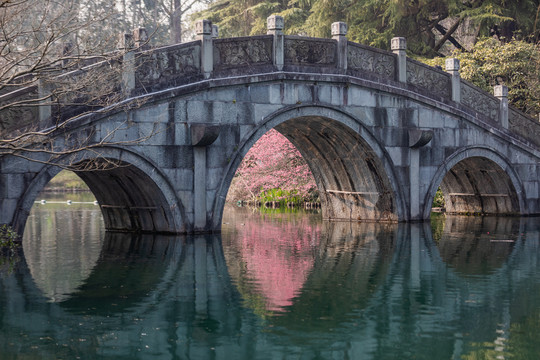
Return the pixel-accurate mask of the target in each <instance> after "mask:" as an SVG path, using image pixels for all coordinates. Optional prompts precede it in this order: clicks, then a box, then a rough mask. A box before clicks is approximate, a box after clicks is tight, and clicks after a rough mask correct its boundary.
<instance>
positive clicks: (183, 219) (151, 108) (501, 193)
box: [0, 16, 540, 233]
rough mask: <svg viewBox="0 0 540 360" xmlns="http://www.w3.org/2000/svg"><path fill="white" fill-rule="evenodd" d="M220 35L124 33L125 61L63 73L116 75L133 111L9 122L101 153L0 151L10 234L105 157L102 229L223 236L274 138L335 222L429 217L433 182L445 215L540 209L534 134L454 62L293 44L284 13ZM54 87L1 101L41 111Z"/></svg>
mask: <svg viewBox="0 0 540 360" xmlns="http://www.w3.org/2000/svg"><path fill="white" fill-rule="evenodd" d="M212 30H213V27H212V25H211V23H210V22H208V21H206V20H205V21H200V22H199V23H197V34H198V35H197V40H196V41H193V42H189V43H182V44H177V45H172V46H167V47H162V48H155V49H145V48H144V46H141V47H133V48H132V47H131V46H132V45H133V43H137V42H140V41H143V40H144V31H143V30H142V29H139V30H138V31H136V32H134V35H125V36H124V37H123V40H124V41H123V44H122V46H123V47H124V48H125V49H126V50H127V51H125V53H124V54H123V55H122V57H121V58H118V59H116V60H115V61H114V62H110V61H109V62H103V63H96V64H93V65H90V66H88V67H87V68H83V69H82V70H77V71H74V72H72V73H69V74H64V75H62V76H64V78H63V79H65V78H68V79H71V81H74V82H75V81H79V80H78V79H80V77H81V76H83V75H84V74H88V73H91V72H95V73H107V72H113V71H116V72H115V73H114V74H115V75H111V77H110V79H113V80H111V81H110V82H111V83H112V84H113V85H114V86H112V88H113V89H115V90H114V91H116V93H117V94H121V96H122V97H121V99H119V100H118V103H119V104H125V105H126V106H124V107H117V106H116V107H115V106H112V107H109V108H104V109H101V110H98V111H92V112H87V113H85V114H83V110H84V109H82V107H81V106H79V107H78V106H77V104H76V102H73V103H74V105H72V106H64V107H62V109H63V110H62V111H59V110H58V109H59V108H57V107H55V106H53V105H51V104H45V103H43V104H41V105H42V106H39V107H37V108H36V107H29V108H17V111H16V112H15V111H4V113H3V114H0V115H1V116H2V123H3V124H4V126H5V127H6V128H5V129H3V133H4V136H7V135H5V134H8V133H9V132H10V131H15V130H17V129H20V128H21V127H23V126H29V125H31V126H33V128H34V129H37V130H51V135H50V136H49V139H50V142H51V144H53V146H54V148H55V149H57V150H60V151H62V149H67V148H68V147H70V146H72V145H73V144H77V143H84V144H86V145H88V144H90V145H92V146H91V147H90V148H89V149H87V150H83V151H79V152H76V153H75V154H69V155H65V156H62V155H61V154H58V153H56V154H55V155H54V156H51V155H50V154H47V153H46V152H39V151H36V152H31V151H28V152H23V153H18V154H17V156H15V155H13V154H9V153H3V154H1V155H0V208H1V211H0V223H3V224H10V225H12V226H14V227H15V228H16V229H17V230H18V231H19V232H22V230H23V229H24V226H25V222H26V219H27V216H28V213H29V211H30V209H31V207H32V205H33V203H34V201H35V200H36V198H37V196H38V195H39V193H40V192H41V190H42V189H43V187H44V186H45V185H46V184H47V183H48V181H49V180H50V179H51V178H52V177H54V176H55V175H56V174H57V173H58V172H59V171H60V170H61V168H60V167H59V166H58V165H65V164H66V163H68V162H69V164H70V165H73V164H77V165H84V164H87V163H96V162H97V163H99V162H104V161H109V160H111V161H113V162H114V163H116V164H118V165H119V166H115V167H113V168H110V169H108V170H94V171H92V170H90V171H76V173H77V174H78V175H79V176H80V177H81V178H82V179H83V180H84V181H85V182H86V183H87V184H88V186H89V187H90V189H91V190H92V192H93V193H94V195H95V196H96V198H97V199H98V201H99V204H100V206H101V209H102V213H103V216H104V220H105V224H106V228H107V229H109V230H113V231H140V232H163V233H189V232H205V231H219V230H220V228H221V218H222V213H223V207H224V202H225V197H226V195H227V191H228V188H229V185H230V182H231V180H232V178H233V176H234V174H235V172H236V169H237V167H238V166H239V164H240V162H241V161H242V158H243V157H244V155H245V154H246V153H247V151H248V150H249V149H250V147H251V146H252V145H253V144H254V143H255V142H256V141H257V140H258V139H259V138H260V137H261V136H262V135H263V134H264V133H265V132H267V131H268V130H269V129H271V128H275V129H276V130H277V131H279V132H280V133H282V134H283V135H285V136H286V137H287V138H288V139H289V140H290V141H291V142H292V143H293V144H294V145H295V146H296V147H297V148H298V149H299V151H300V152H301V153H302V155H303V156H304V158H305V159H306V161H307V163H308V164H309V166H310V168H311V170H312V172H313V174H314V176H315V180H316V182H317V185H318V187H319V190H320V193H321V201H322V209H323V216H324V218H327V219H335V220H349V221H415V220H423V219H427V218H428V217H429V214H430V211H431V204H432V201H433V198H434V195H435V192H436V190H437V188H438V187H439V186H440V187H441V188H442V190H443V192H444V194H445V200H446V204H447V211H449V212H456V213H463V212H465V213H483V214H521V215H536V214H539V213H540V202H539V167H538V165H537V164H538V161H539V159H540V148H539V145H540V141H539V139H540V137H539V134H540V125H539V124H538V123H537V122H535V121H534V120H533V119H530V118H528V117H526V116H525V115H523V114H522V113H520V112H519V111H517V110H514V109H512V108H509V106H508V101H507V89H506V88H505V87H504V86H497V87H495V89H494V90H495V95H491V94H487V93H485V92H483V91H482V90H480V89H478V88H477V87H475V86H474V85H472V84H470V83H468V82H466V81H464V80H463V79H461V78H460V75H459V63H458V62H457V60H455V59H450V60H449V61H447V63H446V71H442V70H440V69H437V68H433V67H429V66H426V65H424V64H421V63H419V62H417V61H415V60H412V59H409V58H407V57H406V55H405V50H406V43H405V39H404V38H394V39H393V40H392V52H387V51H383V50H379V49H375V48H371V47H367V46H364V45H361V44H357V43H354V42H350V41H348V40H347V38H346V25H345V24H344V23H334V24H333V25H332V34H333V37H332V39H319V38H307V37H299V36H286V35H284V34H283V19H282V18H280V17H277V16H271V17H269V18H268V34H267V35H261V36H252V37H240V38H228V39H219V38H218V37H217V36H216V34H215V33H214V34H213V31H212ZM214 30H215V28H214ZM216 32H217V31H216ZM81 74H83V75H81ZM109 85H110V84H109ZM51 86H54V84H53V85H50V84H49V85H48V86H46V85H43V86H39V87H34V88H24V89H18V90H16V91H14V92H12V93H9V94H4V95H2V96H1V97H0V102H6V101H12V100H13V99H18V98H34V99H37V98H38V97H39V96H40V95H43V94H44V93H47V91H49V92H50V91H51ZM104 95H105V94H104ZM68 100H69V99H63V100H62V99H58V100H57V101H58V102H61V101H65V102H66V103H67V102H68ZM71 101H73V100H71ZM134 104H137V105H134ZM66 114H67V115H66ZM68 115H69V117H70V119H71V120H70V121H69V122H67V123H64V124H63V125H62V126H61V127H58V128H55V125H54V121H55V119H62V117H66V116H68ZM9 120H11V122H10V121H9ZM6 124H8V125H6ZM149 134H150V135H149ZM35 146H36V148H37V145H35ZM29 149H31V147H30V148H29Z"/></svg>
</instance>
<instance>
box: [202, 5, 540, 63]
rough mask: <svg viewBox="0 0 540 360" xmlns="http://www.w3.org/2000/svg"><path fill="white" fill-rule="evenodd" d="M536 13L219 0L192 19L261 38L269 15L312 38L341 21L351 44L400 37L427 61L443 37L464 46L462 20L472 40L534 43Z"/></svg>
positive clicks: (382, 43)
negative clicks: (471, 32) (456, 34)
mask: <svg viewBox="0 0 540 360" xmlns="http://www.w3.org/2000/svg"><path fill="white" fill-rule="evenodd" d="M539 11H540V0H515V1H508V0H482V1H480V0H465V1H463V0H442V1H432V0H416V1H406V0H397V1H396V0H341V1H332V0H290V1H287V0H278V1H268V0H219V1H217V2H215V3H214V4H212V5H211V6H210V7H209V8H208V9H207V10H204V11H202V12H199V13H197V14H196V15H195V16H196V17H197V18H201V17H204V18H208V19H210V20H212V21H213V22H214V23H215V24H217V25H218V26H220V30H221V31H222V34H223V35H224V36H246V35H255V34H261V33H265V32H266V26H265V24H266V23H265V21H266V18H267V17H268V16H269V15H271V14H278V15H281V16H283V17H284V19H285V32H286V33H287V34H300V35H308V36H317V37H329V36H330V24H331V23H332V22H335V21H345V22H347V24H348V25H349V33H348V37H349V39H351V40H353V41H357V42H360V43H363V44H366V45H370V46H374V47H378V48H382V49H388V48H389V46H390V39H391V38H392V37H394V36H403V37H406V38H407V43H408V48H409V52H410V53H412V54H415V55H422V56H429V57H433V56H436V55H438V52H439V50H440V48H441V46H442V44H441V43H440V40H441V39H443V38H444V36H446V38H444V41H443V43H444V42H446V41H452V43H454V45H455V46H456V47H464V46H463V44H460V43H459V41H457V40H456V39H455V38H454V37H453V33H454V32H455V31H456V30H457V29H458V27H459V26H461V24H462V22H463V21H464V20H465V19H467V20H468V21H469V22H470V23H472V24H473V28H474V32H475V37H476V38H481V37H483V36H489V35H495V36H498V37H500V38H501V39H503V38H504V39H507V40H509V39H511V38H512V37H514V36H519V37H520V38H521V39H523V40H526V41H528V42H532V43H535V42H537V41H538V40H539V39H540V28H539V26H538V25H537V24H538V14H539ZM448 24H450V26H448Z"/></svg>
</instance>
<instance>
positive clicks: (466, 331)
mask: <svg viewBox="0 0 540 360" xmlns="http://www.w3.org/2000/svg"><path fill="white" fill-rule="evenodd" d="M226 214H228V216H227V215H226V217H225V218H224V223H225V224H224V227H223V230H224V232H223V235H222V236H214V235H213V236H198V237H179V236H150V235H139V236H136V235H130V234H109V233H107V234H102V233H101V232H100V231H98V232H96V234H100V235H99V236H97V238H96V239H94V240H93V241H95V244H96V245H95V246H98V245H97V244H99V246H101V248H100V251H99V252H97V254H98V255H97V256H96V255H91V256H90V255H89V254H84V252H85V251H83V250H81V249H79V247H78V246H82V245H80V243H81V242H83V241H81V237H83V236H89V234H90V232H91V230H84V229H87V228H86V225H83V224H81V225H80V226H79V227H80V229H81V231H80V233H79V232H75V233H74V234H75V235H74V239H69V238H64V237H62V236H57V237H56V239H55V242H56V245H55V248H56V251H48V250H47V249H48V248H50V247H51V246H50V243H51V241H52V239H51V238H50V237H49V235H47V237H45V236H37V235H36V236H35V237H34V236H30V237H29V240H31V241H33V242H29V243H28V246H27V245H26V244H25V249H24V251H25V256H27V261H26V262H24V261H22V262H20V263H18V268H16V271H15V272H14V273H11V274H2V275H1V276H0V354H1V355H0V358H2V359H3V358H6V359H17V358H70V359H71V358H77V357H79V358H92V359H95V358H114V359H152V358H159V359H214V358H224V359H229V358H234V359H274V358H284V359H285V358H302V359H329V358H332V359H350V358H354V359H395V358H400V359H408V358H415V359H438V358H441V359H481V358H501V357H504V358H510V357H512V358H514V359H526V358H534V357H535V356H536V355H537V354H538V351H540V348H539V345H538V344H537V341H536V335H537V334H538V331H540V317H539V314H540V267H539V265H540V256H539V254H540V249H539V246H540V245H539V244H540V241H539V238H540V237H539V226H538V223H537V221H536V219H511V218H493V219H488V218H483V219H481V218H468V219H457V218H455V217H452V218H450V217H448V218H442V219H440V220H441V221H440V222H434V223H433V226H434V231H433V232H432V231H431V228H430V226H429V225H426V224H410V225H407V224H399V225H395V224H394V225H392V224H385V225H381V224H374V223H371V224H356V223H354V224H351V223H328V222H322V221H320V219H319V218H318V217H317V215H309V214H308V215H306V214H304V215H300V214H292V213H291V214H281V215H277V216H276V215H269V214H259V213H255V214H252V213H249V212H245V210H240V211H235V212H233V210H232V209H229V210H228V212H227V213H226ZM56 216H57V218H56V219H57V220H55V221H56V224H58V216H59V215H58V214H57V215H56ZM32 219H33V220H32V221H35V222H36V223H35V224H32V223H31V224H29V226H33V227H34V228H35V229H48V228H47V227H45V226H44V225H43V223H41V224H40V223H39V222H40V221H42V222H43V221H45V222H47V221H53V220H51V219H52V215H47V216H44V217H32ZM85 219H86V220H83V222H91V221H89V220H88V219H91V218H88V217H87V218H85ZM74 228H76V226H75V227H74ZM488 232H489V234H488ZM38 233H39V232H34V234H38ZM44 233H45V232H44V231H42V232H41V234H44ZM63 233H64V232H63V231H59V232H55V233H54V234H63ZM83 233H84V234H83ZM46 234H50V233H46ZM27 236H29V235H28V234H27ZM50 236H52V235H50ZM39 239H45V241H44V243H43V244H42V246H43V251H40V250H39V249H40V245H39V243H40V241H41V240H39ZM74 240H78V241H74ZM491 240H505V241H491ZM506 240H512V242H510V241H506ZM89 241H91V240H90V239H89V238H88V239H87V240H84V242H89ZM66 242H67V243H66ZM73 243H79V245H73ZM64 246H65V247H68V248H69V247H73V249H75V250H69V251H67V252H66V254H70V256H67V255H62V253H61V252H60V251H59V249H61V248H62V247H64ZM86 249H92V248H91V247H88V248H86ZM32 251H33V253H32ZM88 251H90V250H88ZM31 254H33V255H31ZM92 254H93V253H92ZM78 259H80V260H81V262H82V263H84V265H83V264H80V263H77V262H78V261H76V260H78ZM66 260H68V261H66ZM61 261H65V264H64V265H63V266H64V268H63V270H60V268H59V266H60V264H57V262H61ZM478 264H480V265H478ZM70 267H72V269H73V273H74V274H75V275H76V276H75V278H76V281H73V282H72V283H70V284H71V285H69V286H64V287H62V286H60V285H48V286H49V287H46V286H45V285H43V283H42V282H44V281H45V280H47V281H48V282H47V281H45V284H46V285H47V284H55V282H54V280H55V279H53V277H56V276H58V277H59V278H60V279H62V276H63V274H62V271H64V272H70V271H71V270H69V269H70ZM81 269H86V270H84V271H82V270H81ZM88 269H89V270H88ZM42 273H46V274H49V276H50V277H51V278H47V276H44V275H42ZM40 279H41V280H40ZM62 281H63V280H62ZM63 283H64V282H62V284H63ZM50 289H54V291H51V290H50ZM51 294H54V295H55V296H56V297H55V300H56V302H51V301H50V296H51Z"/></svg>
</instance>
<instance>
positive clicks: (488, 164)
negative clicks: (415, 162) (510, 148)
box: [424, 147, 528, 218]
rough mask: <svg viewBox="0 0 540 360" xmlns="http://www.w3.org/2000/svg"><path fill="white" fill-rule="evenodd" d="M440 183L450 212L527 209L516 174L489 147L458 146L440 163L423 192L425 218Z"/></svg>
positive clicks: (505, 160) (516, 210)
mask: <svg viewBox="0 0 540 360" xmlns="http://www.w3.org/2000/svg"><path fill="white" fill-rule="evenodd" d="M439 186H440V187H441V189H442V190H443V194H444V199H445V203H446V210H447V211H448V212H450V213H453V212H455V213H488V214H505V213H506V214H518V213H521V214H527V212H528V211H527V203H526V201H525V197H524V196H525V195H524V188H523V185H522V184H521V180H520V178H519V177H518V174H517V173H516V171H515V170H514V169H513V167H512V166H511V164H510V162H509V161H508V159H505V158H504V157H503V156H502V155H500V154H499V153H497V152H496V151H494V150H492V149H490V148H486V147H468V148H465V149H461V150H459V151H457V152H456V153H454V154H453V155H452V156H450V157H448V159H447V160H446V161H445V162H444V163H443V164H442V165H441V166H439V168H438V169H437V171H436V173H435V175H434V177H433V180H432V182H431V184H430V187H429V190H428V191H427V193H426V201H425V204H426V206H425V207H424V216H425V217H426V218H428V217H429V213H430V212H431V205H430V204H432V203H433V198H434V197H435V193H436V191H437V188H438V187H439Z"/></svg>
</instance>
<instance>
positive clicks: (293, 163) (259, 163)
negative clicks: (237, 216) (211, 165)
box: [231, 129, 316, 200]
mask: <svg viewBox="0 0 540 360" xmlns="http://www.w3.org/2000/svg"><path fill="white" fill-rule="evenodd" d="M315 188H316V185H315V180H314V179H313V175H312V174H311V171H310V169H309V167H308V165H307V164H306V162H305V160H304V159H303V158H302V156H301V155H300V152H299V151H298V150H297V149H296V148H295V147H294V145H293V144H291V142H290V141H289V140H287V138H285V137H284V136H283V135H281V134H280V133H279V132H277V131H276V130H274V129H272V130H270V131H268V132H267V133H266V134H264V135H263V136H262V137H261V138H260V139H259V141H257V142H256V143H255V145H253V147H252V148H251V149H250V150H249V152H248V153H247V154H246V156H245V158H244V160H243V161H242V163H241V164H240V167H239V168H238V170H237V172H236V175H235V178H234V180H233V184H232V185H231V189H232V192H233V193H234V194H235V195H234V200H239V199H242V197H244V198H245V197H252V198H254V197H257V196H259V194H260V193H261V192H262V191H266V190H270V189H282V190H286V191H294V190H296V191H298V194H299V195H300V196H301V197H303V198H307V197H308V196H309V195H308V192H309V191H313V190H314V189H315ZM242 189H244V190H247V191H246V192H245V193H243V194H239V192H240V190H242ZM242 200H243V199H242Z"/></svg>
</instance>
